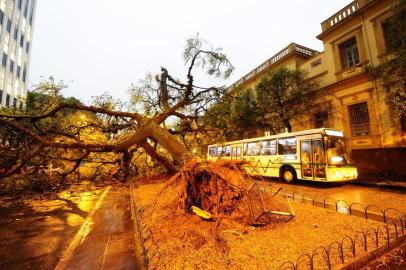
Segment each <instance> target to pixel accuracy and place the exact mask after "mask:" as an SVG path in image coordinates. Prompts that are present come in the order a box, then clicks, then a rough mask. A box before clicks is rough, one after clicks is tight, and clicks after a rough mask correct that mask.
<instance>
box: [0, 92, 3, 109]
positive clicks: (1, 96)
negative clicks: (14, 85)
mask: <svg viewBox="0 0 406 270" xmlns="http://www.w3.org/2000/svg"><path fill="white" fill-rule="evenodd" d="M2 101H3V90H0V106H1V102H2Z"/></svg>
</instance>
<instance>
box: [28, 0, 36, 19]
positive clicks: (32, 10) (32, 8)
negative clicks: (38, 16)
mask: <svg viewBox="0 0 406 270" xmlns="http://www.w3.org/2000/svg"><path fill="white" fill-rule="evenodd" d="M34 7H35V0H33V1H31V10H30V19H29V22H30V25H32V17H33V16H34Z"/></svg>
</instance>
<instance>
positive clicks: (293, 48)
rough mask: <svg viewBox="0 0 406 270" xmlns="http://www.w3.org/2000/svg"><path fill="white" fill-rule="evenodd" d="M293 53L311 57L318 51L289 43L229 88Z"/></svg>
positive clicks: (247, 79)
mask: <svg viewBox="0 0 406 270" xmlns="http://www.w3.org/2000/svg"><path fill="white" fill-rule="evenodd" d="M293 53H295V54H300V55H302V56H305V57H312V56H314V55H316V54H318V53H319V52H318V51H316V50H312V49H310V48H307V47H304V46H301V45H298V44H296V43H291V44H289V45H288V46H287V47H285V48H284V49H282V50H281V51H279V52H278V53H277V54H275V55H274V56H272V57H271V58H269V59H268V60H266V61H265V62H263V63H262V64H261V65H259V66H258V67H256V68H255V69H253V70H252V71H251V72H249V73H248V74H246V75H245V76H244V77H242V78H241V79H239V80H238V81H237V82H235V83H234V84H232V85H231V86H230V89H232V88H234V87H237V86H240V85H242V84H243V83H245V82H247V81H249V80H250V79H251V78H253V77H255V76H256V75H257V74H259V73H261V72H263V71H264V70H266V69H268V68H270V67H272V66H273V65H274V64H276V63H278V62H280V61H281V60H283V59H285V58H287V57H288V56H290V55H292V54H293Z"/></svg>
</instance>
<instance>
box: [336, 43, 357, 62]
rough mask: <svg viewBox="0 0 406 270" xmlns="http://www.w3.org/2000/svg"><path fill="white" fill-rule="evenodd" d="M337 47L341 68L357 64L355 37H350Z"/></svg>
mask: <svg viewBox="0 0 406 270" xmlns="http://www.w3.org/2000/svg"><path fill="white" fill-rule="evenodd" d="M339 48H340V55H341V64H342V67H343V68H349V67H352V66H355V65H357V64H359V55H358V48H357V40H356V39H355V37H353V38H350V39H349V40H347V41H345V42H344V43H342V44H340V45H339Z"/></svg>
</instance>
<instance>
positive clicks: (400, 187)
mask: <svg viewBox="0 0 406 270" xmlns="http://www.w3.org/2000/svg"><path fill="white" fill-rule="evenodd" d="M353 184H355V185H359V186H368V187H378V188H387V189H395V190H400V191H406V184H405V185H400V184H394V183H387V182H364V181H354V182H353Z"/></svg>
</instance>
